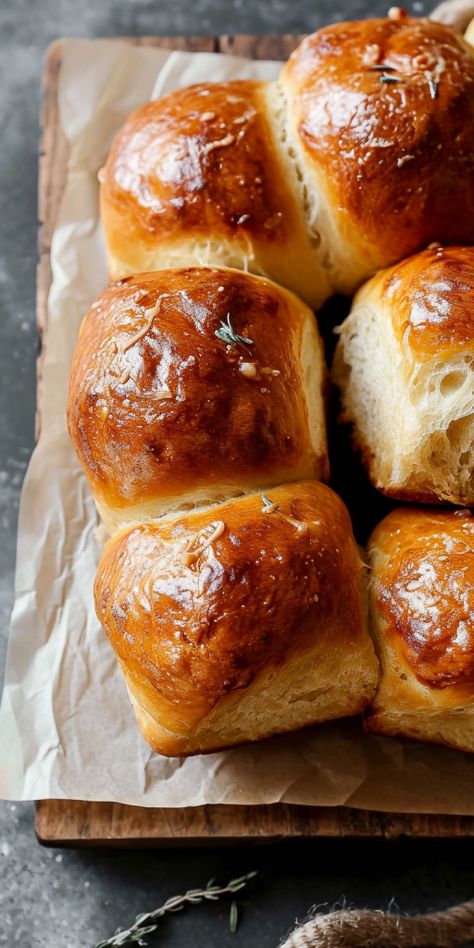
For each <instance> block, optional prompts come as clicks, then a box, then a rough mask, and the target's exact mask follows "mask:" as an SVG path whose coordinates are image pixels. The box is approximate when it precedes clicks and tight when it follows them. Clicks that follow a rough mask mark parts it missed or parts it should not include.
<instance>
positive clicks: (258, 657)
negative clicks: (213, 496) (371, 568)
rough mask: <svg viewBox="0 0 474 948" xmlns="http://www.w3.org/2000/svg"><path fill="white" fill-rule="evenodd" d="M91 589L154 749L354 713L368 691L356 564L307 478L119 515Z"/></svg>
mask: <svg viewBox="0 0 474 948" xmlns="http://www.w3.org/2000/svg"><path fill="white" fill-rule="evenodd" d="M95 588H96V608H97V613H98V616H99V618H100V621H101V622H102V624H103V626H104V628H105V629H106V631H107V635H108V637H109V639H110V641H111V643H112V645H113V647H114V649H115V651H116V653H117V656H118V659H119V661H120V664H121V666H122V669H123V671H124V674H125V677H126V680H127V684H128V687H129V691H130V694H131V697H132V701H133V703H134V705H135V710H136V713H137V717H138V720H139V724H140V727H141V729H142V731H143V733H144V735H145V737H146V739H147V740H148V741H149V742H150V743H151V745H152V746H153V747H154V748H155V750H158V751H160V752H162V753H170V754H176V753H194V752H198V751H201V750H213V749H216V748H218V747H220V746H229V745H231V744H233V743H239V742H242V741H243V740H246V741H248V740H255V739H257V738H261V737H265V736H268V735H269V734H272V733H278V732H280V731H285V730H291V729H293V728H295V727H301V726H302V725H303V724H309V723H314V722H315V721H317V720H327V719H329V718H331V717H337V716H341V715H343V714H351V713H355V712H356V711H359V710H360V709H361V708H362V707H364V705H366V704H367V702H368V701H369V699H370V697H371V696H372V694H373V691H374V688H375V681H376V675H377V671H376V660H375V656H374V652H373V648H372V644H371V642H370V639H369V636H368V634H367V631H366V628H365V617H364V609H363V604H362V603H363V600H362V596H361V588H362V562H361V560H360V557H359V554H358V550H357V546H356V544H355V541H354V538H353V535H352V529H351V523H350V518H349V515H348V513H347V510H346V509H345V507H344V505H343V503H342V501H341V500H340V499H339V498H338V497H337V496H336V495H335V494H334V493H333V492H332V491H331V490H330V489H329V488H327V487H325V486H324V485H322V484H319V483H317V482H299V483H297V484H290V485H284V486H281V487H277V488H274V489H273V490H270V491H268V493H267V494H262V495H260V494H252V495H247V496H246V497H242V498H238V499H235V500H232V501H230V502H227V503H224V504H221V505H219V506H217V507H213V508H211V509H207V510H201V511H194V512H192V513H189V514H188V515H185V516H182V517H173V518H165V519H162V520H160V521H155V522H147V523H143V524H141V525H138V526H131V527H129V528H127V529H126V530H124V531H122V532H119V533H117V534H116V535H115V536H114V537H113V538H112V539H111V540H110V541H109V543H108V545H107V546H106V548H105V551H104V554H103V557H102V561H101V564H100V566H99V571H98V575H97V580H96V587H95Z"/></svg>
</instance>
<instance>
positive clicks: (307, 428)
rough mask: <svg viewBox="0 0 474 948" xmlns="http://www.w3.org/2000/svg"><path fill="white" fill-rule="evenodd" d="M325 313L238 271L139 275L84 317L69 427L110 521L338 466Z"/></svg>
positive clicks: (316, 474) (156, 512) (116, 523)
mask: <svg viewBox="0 0 474 948" xmlns="http://www.w3.org/2000/svg"><path fill="white" fill-rule="evenodd" d="M324 387H325V366H324V356H323V352H322V345H321V341H320V337H319V335H318V330H317V327H316V322H315V319H314V316H313V314H312V313H311V311H310V310H309V309H307V307H306V306H305V305H304V304H302V303H301V302H300V301H299V300H298V299H297V298H296V297H294V296H293V295H292V294H290V293H288V292H287V291H285V290H281V289H280V288H278V287H277V286H275V285H273V284H271V283H270V282H269V281H267V280H263V279H260V278H258V277H254V276H250V275H248V274H245V273H242V272H240V271H235V270H229V269H223V268H222V269H206V268H203V269H197V268H189V269H176V270H170V271H165V270H161V271H157V272H155V273H148V274H140V275H139V276H136V277H132V278H129V279H126V280H122V281H119V282H118V283H116V284H114V285H112V286H111V287H109V289H108V290H106V292H105V293H104V294H103V295H102V297H100V298H99V300H98V301H97V303H95V304H94V305H93V307H92V309H91V310H90V312H89V313H88V314H87V316H86V317H85V319H84V322H83V324H82V327H81V331H80V335H79V339H78V343H77V348H76V353H75V357H74V362H73V367H72V373H71V380H70V390H69V406H68V422H69V431H70V434H71V437H72V440H73V442H74V445H75V447H76V450H77V452H78V455H79V457H80V459H81V461H82V464H83V466H84V469H85V472H86V474H87V476H88V478H89V481H90V484H91V487H92V490H93V492H94V495H95V498H96V501H97V503H98V506H99V510H100V512H101V514H102V516H103V518H104V521H105V523H106V525H107V526H108V528H109V529H110V530H112V529H115V528H116V527H117V526H119V525H120V524H121V523H124V522H127V521H129V520H133V519H135V518H136V517H139V516H159V515H161V514H163V513H165V512H167V511H168V510H174V509H180V508H182V507H183V506H184V507H190V506H196V505H198V504H202V503H213V502H215V501H218V500H220V499H222V498H225V497H228V496H232V495H235V494H238V493H242V492H243V491H246V490H252V489H259V488H260V487H266V486H269V485H271V484H275V483H281V482H283V481H288V480H296V479H297V478H301V477H316V478H319V477H323V478H324V477H325V476H326V475H327V467H328V465H327V451H326V435H325V418H324V398H323V393H324Z"/></svg>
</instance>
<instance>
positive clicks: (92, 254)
mask: <svg viewBox="0 0 474 948" xmlns="http://www.w3.org/2000/svg"><path fill="white" fill-rule="evenodd" d="M277 72H278V64H276V63H265V62H247V61H245V60H242V59H236V58H233V57H226V56H220V55H215V54H203V53H198V54H187V53H170V52H168V51H165V50H159V49H156V48H139V47H133V46H129V45H127V44H125V43H121V42H113V43H111V42H104V41H93V40H70V41H67V42H66V43H65V45H64V58H63V65H62V69H61V75H60V87H59V101H60V114H61V122H62V125H63V129H64V132H65V135H66V137H67V139H68V141H69V143H70V146H71V154H70V163H69V170H68V175H67V184H66V190H65V193H64V197H63V201H62V206H61V210H60V215H59V222H58V226H57V230H56V232H55V235H54V240H53V245H52V266H53V284H52V288H51V293H50V299H49V313H48V325H47V332H46V336H45V340H44V344H45V358H44V363H43V373H44V389H43V403H42V432H41V438H40V441H39V444H38V446H37V448H36V450H35V452H34V455H33V457H32V460H31V464H30V467H29V470H28V473H27V476H26V479H25V484H24V488H23V496H22V503H21V511H20V524H19V541H18V563H17V576H16V600H15V607H14V611H13V618H12V627H11V635H10V644H9V650H8V658H7V667H6V684H5V689H4V694H3V701H2V705H1V710H0V796H3V797H5V798H7V799H24V800H26V799H41V798H44V797H66V798H73V799H82V800H115V801H119V802H123V803H130V804H140V805H145V806H172V807H176V806H193V805H198V804H202V803H247V804H257V803H269V802H276V801H279V800H283V801H286V802H290V803H306V804H321V805H336V804H344V803H345V804H350V805H352V806H357V807H371V808H374V809H381V810H394V811H396V810H399V811H404V810H405V811H421V812H423V811H425V812H428V811H432V812H445V813H448V812H451V813H466V814H468V813H474V796H473V794H472V792H471V787H472V778H473V776H474V756H473V757H472V758H470V757H469V756H468V755H464V754H461V753H457V752H455V751H450V750H447V749H443V748H438V747H428V746H423V745H418V744H410V743H403V742H399V741H395V740H389V739H383V738H377V737H367V736H364V735H363V733H362V731H361V729H360V725H359V723H358V722H357V721H345V722H336V723H333V724H330V725H327V726H323V727H319V728H314V729H309V730H306V731H304V732H302V733H299V734H295V735H290V736H286V737H282V738H276V739H272V740H269V741H266V742H263V743H261V744H258V745H255V746H251V747H243V748H238V749H236V750H232V751H226V752H224V753H220V754H212V755H210V756H206V757H194V758H190V759H187V760H173V759H167V758H164V757H159V756H157V755H156V754H153V753H152V752H151V750H150V749H149V748H148V746H147V745H146V743H145V741H144V740H143V739H142V737H141V735H140V732H139V730H138V727H137V726H136V724H135V719H134V716H133V713H132V710H131V707H130V705H129V701H128V697H127V694H126V690H125V686H124V683H123V681H122V677H121V675H120V673H119V671H118V669H117V666H116V663H115V659H114V656H113V653H112V651H111V649H110V647H109V645H108V643H107V641H106V638H105V636H104V635H103V633H102V632H101V630H100V628H99V626H98V623H97V620H96V618H95V615H94V609H93V603H92V584H93V579H94V573H95V569H96V563H97V556H98V547H97V541H96V527H97V520H96V513H95V509H94V505H93V502H92V499H91V496H90V494H89V490H88V487H87V484H86V481H85V478H84V475H83V474H82V472H81V470H80V469H79V465H78V462H77V461H76V458H75V455H74V452H73V450H72V447H71V445H70V443H69V439H68V436H67V432H66V423H65V404H66V391H67V382H68V373H69V364H70V361H71V356H72V352H73V348H74V344H75V340H76V335H77V331H78V328H79V324H80V321H81V318H82V316H83V314H84V312H85V310H86V309H87V307H88V306H89V304H90V303H91V302H92V300H93V299H94V297H95V296H96V295H97V294H98V293H99V292H100V291H101V290H102V288H103V287H104V286H105V284H106V281H107V274H106V265H105V255H104V248H103V243H102V236H101V231H100V225H99V216H98V184H97V171H98V169H99V168H100V167H101V165H102V163H103V161H104V159H105V157H106V154H107V152H108V149H109V147H110V144H111V141H112V138H113V136H114V134H115V132H116V131H117V130H118V128H119V127H120V125H121V124H122V122H123V120H124V119H125V117H126V116H127V114H128V113H129V112H130V111H132V110H133V109H134V108H136V107H137V106H138V105H139V104H140V103H142V102H144V101H146V100H147V99H149V98H151V97H153V96H158V95H161V94H162V93H163V92H167V91H170V90H171V89H173V88H175V87H177V86H184V85H187V84H189V83H191V82H197V81H201V80H219V79H227V78H230V77H232V78H245V77H258V78H272V77H274V76H275V75H276V73H277Z"/></svg>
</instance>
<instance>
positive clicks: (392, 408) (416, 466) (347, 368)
mask: <svg viewBox="0 0 474 948" xmlns="http://www.w3.org/2000/svg"><path fill="white" fill-rule="evenodd" d="M333 375H334V378H335V381H336V382H337V384H338V385H339V387H340V389H341V393H342V417H343V419H344V420H346V421H348V422H351V423H352V425H353V435H354V442H355V445H356V447H357V448H358V449H359V450H360V451H361V453H362V456H363V459H364V462H365V464H366V466H367V469H368V472H369V475H370V478H371V480H372V481H373V483H374V484H375V486H376V487H378V488H379V490H382V491H383V492H384V493H386V494H389V495H392V496H393V497H399V498H402V499H403V498H404V499H409V500H416V501H449V502H451V503H454V504H464V505H470V504H474V248H465V247H450V248H438V249H432V250H426V251H424V253H421V254H418V255H417V256H415V257H412V258H410V259H409V260H405V261H404V262H403V263H401V264H399V265H398V266H395V267H392V268H391V269H390V270H385V271H383V272H382V273H379V274H377V276H375V277H374V278H373V279H372V280H370V281H369V283H367V284H366V285H365V286H363V287H362V289H361V290H360V291H359V293H358V294H357V296H356V297H355V300H354V304H353V307H352V311H351V313H350V315H349V317H348V319H347V320H346V321H345V322H344V323H343V325H342V327H341V328H340V339H339V342H338V345H337V349H336V355H335V361H334V371H333Z"/></svg>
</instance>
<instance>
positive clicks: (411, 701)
mask: <svg viewBox="0 0 474 948" xmlns="http://www.w3.org/2000/svg"><path fill="white" fill-rule="evenodd" d="M368 549H369V558H370V563H371V584H370V613H371V627H372V634H373V637H374V642H375V646H376V650H377V653H378V655H379V658H380V662H381V677H380V682H379V687H378V690H377V694H376V696H375V698H374V701H373V703H372V705H371V708H370V710H369V712H368V715H367V719H366V724H367V727H368V729H369V730H371V731H376V732H378V733H381V734H391V735H405V736H407V737H413V738H417V739H418V740H423V741H434V742H438V743H444V744H449V745H451V746H453V747H457V748H460V749H462V750H468V751H474V517H473V516H472V514H471V513H470V512H469V511H464V510H459V511H440V510H433V509H426V508H425V509H423V508H419V509H415V508H404V509H399V510H396V511H394V512H393V513H391V514H389V516H388V517H386V518H385V519H384V520H383V521H382V522H381V523H380V524H379V525H378V527H377V528H376V530H375V531H374V533H373V534H372V537H371V539H370V541H369V548H368Z"/></svg>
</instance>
